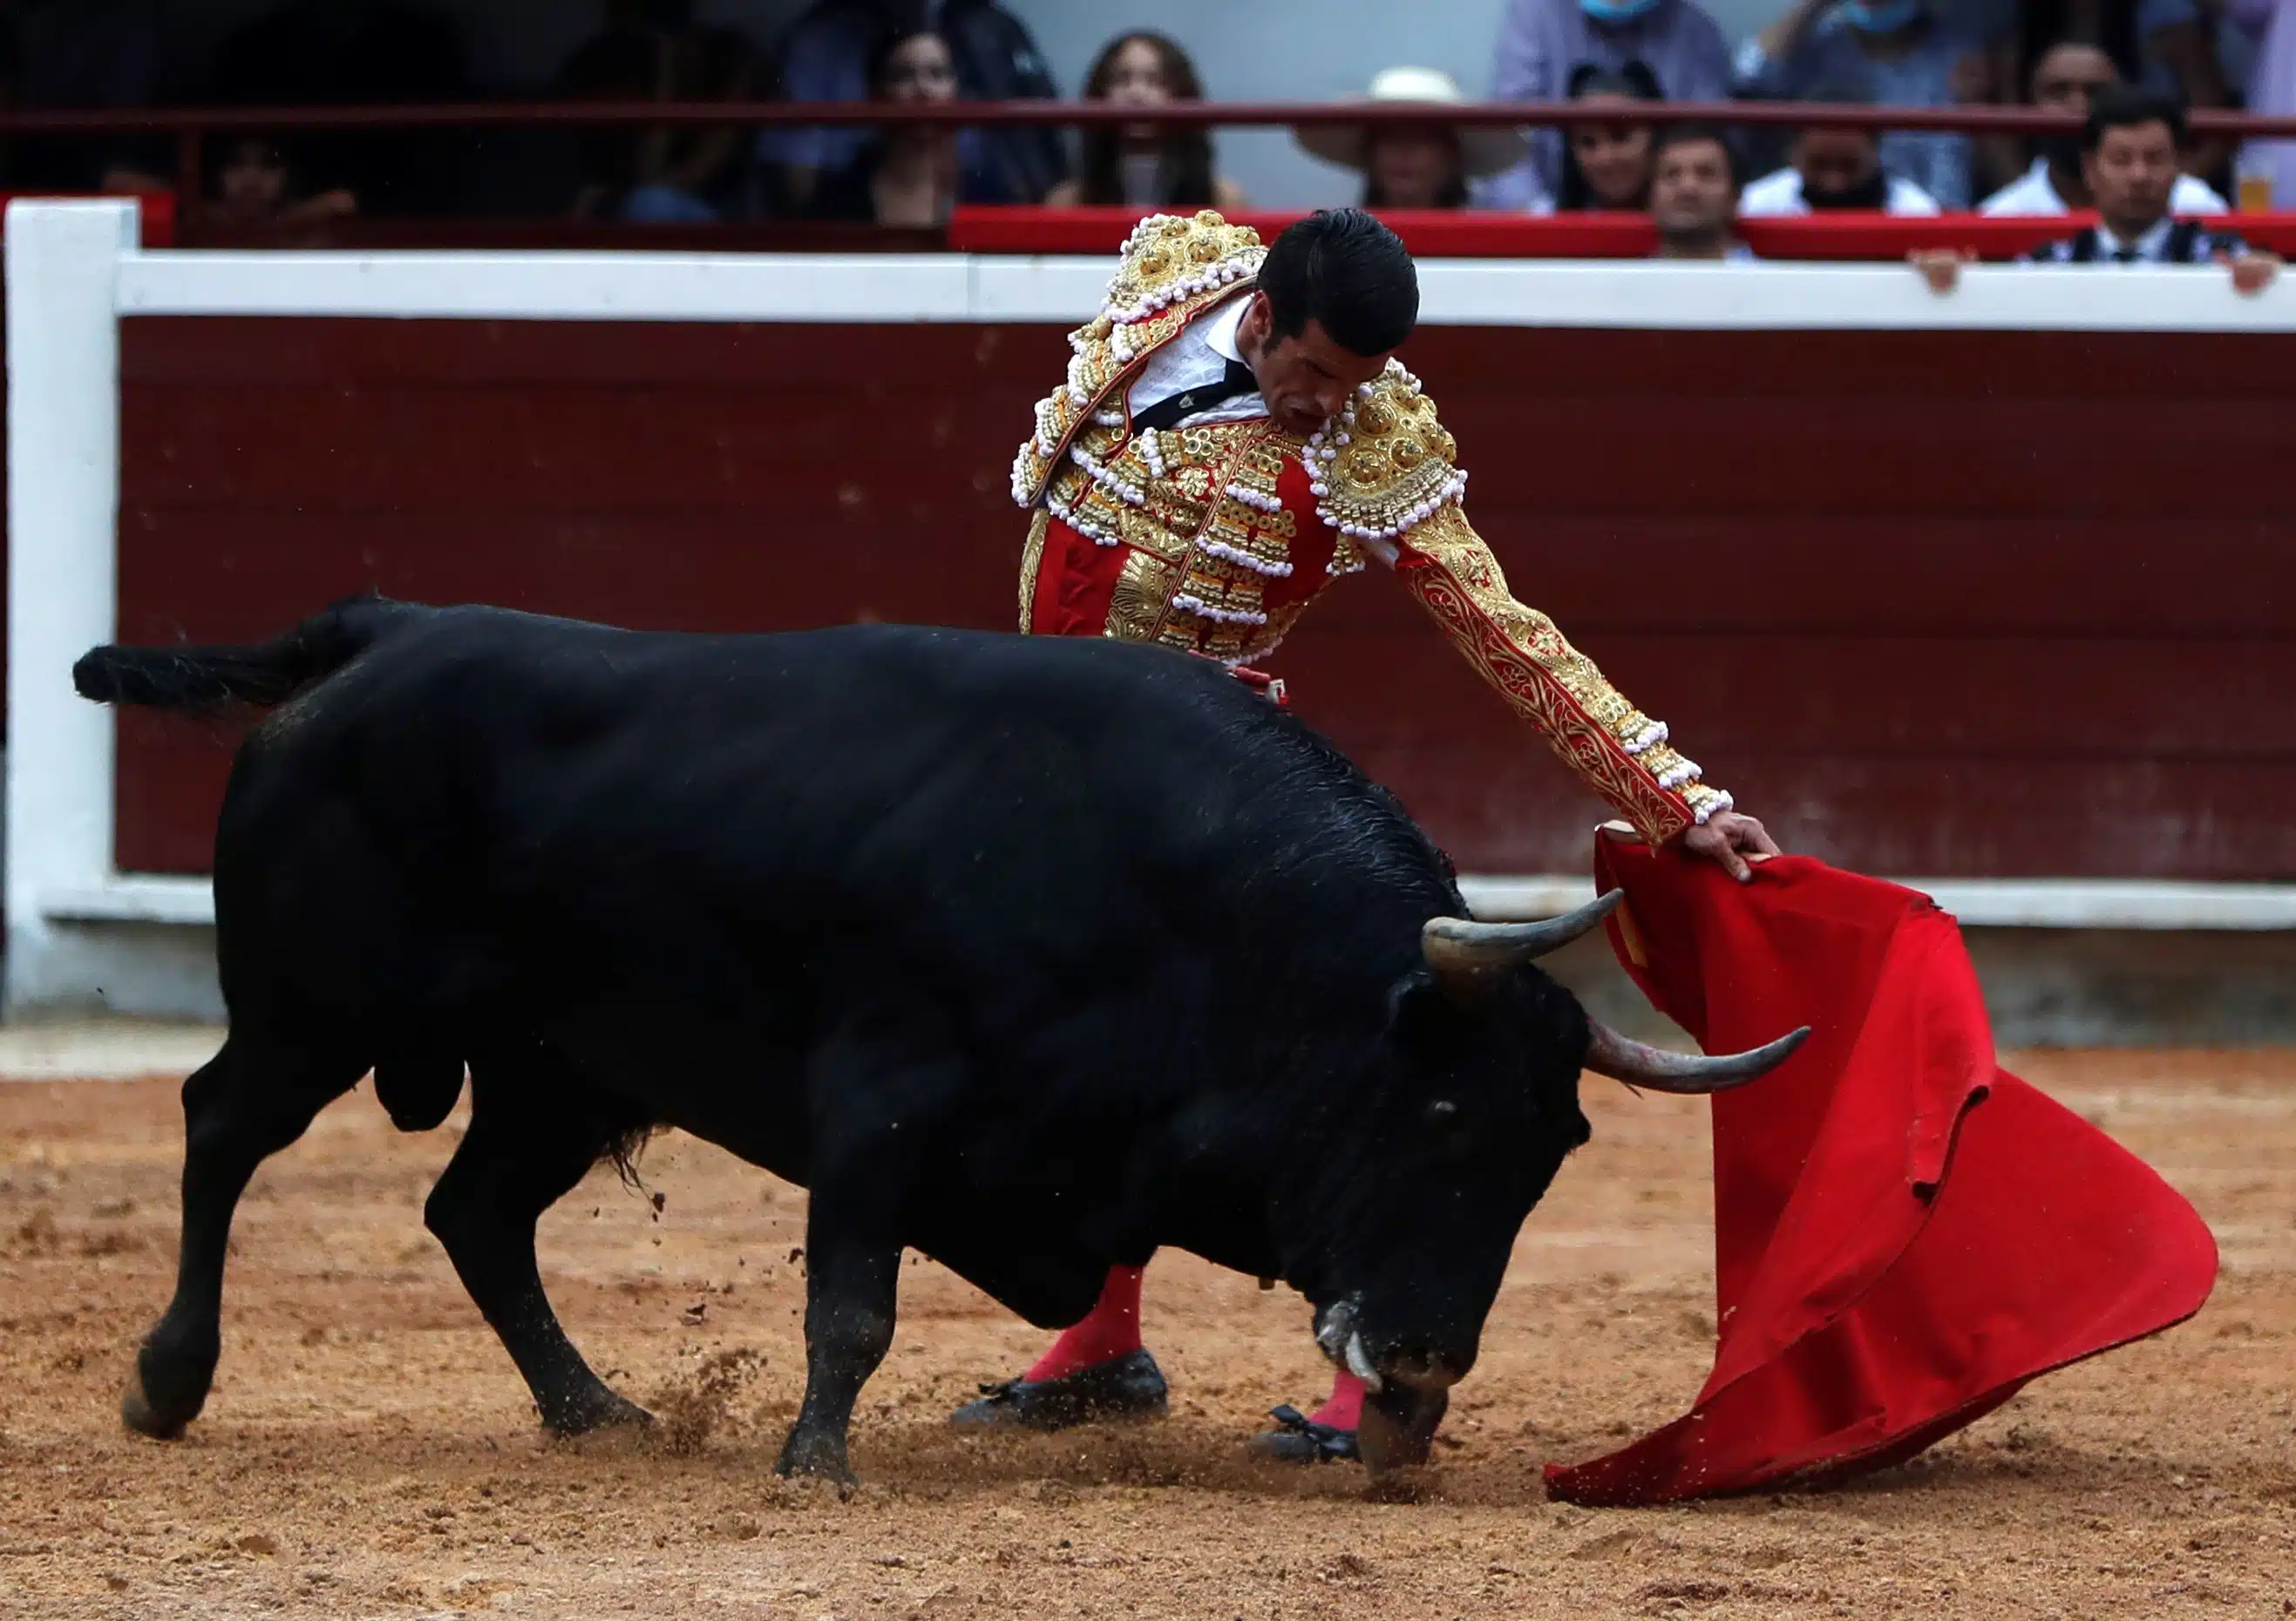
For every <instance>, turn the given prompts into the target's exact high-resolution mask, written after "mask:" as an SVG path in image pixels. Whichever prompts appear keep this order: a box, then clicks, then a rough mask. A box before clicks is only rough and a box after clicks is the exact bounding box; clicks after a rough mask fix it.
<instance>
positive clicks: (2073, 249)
mask: <svg viewBox="0 0 2296 1621" xmlns="http://www.w3.org/2000/svg"><path fill="white" fill-rule="evenodd" d="M2184 141H2185V110H2184V108H2183V107H2182V106H2180V105H2179V104H2178V103H2177V101H2176V100H2175V98H2173V97H2171V96H2167V95H2162V94H2158V93H2156V92H2152V91H2146V90H2138V89H2133V88H2128V87H2125V86H2115V87H2113V88H2111V89H2107V90H2103V91H2100V92H2098V94H2097V96H2096V100H2095V102H2094V103H2093V104H2092V105H2091V106H2090V108H2089V114H2088V124H2087V127H2086V128H2084V129H2083V130H2082V132H2081V170H2082V177H2083V178H2084V179H2085V180H2086V181H2087V184H2088V189H2089V194H2090V195H2091V196H2092V197H2093V198H2094V199H2095V202H2096V211H2097V217H2098V223H2097V224H2096V225H2094V226H2092V227H2091V228H2089V229H2088V230H2087V231H2084V232H2082V233H2080V234H2079V235H2078V236H2069V237H2065V238H2062V240H2060V241H2057V242H2044V243H2043V244H2042V245H2041V246H2040V247H2038V248H2036V249H2035V250H2033V252H2032V253H2031V255H2030V259H2031V261H2032V262H2034V263H2037V264H2044V265H2205V264H2210V263H2216V264H2221V265H2223V266H2226V268H2227V269H2228V270H2229V271H2230V273H2231V275H2232V283H2233V285H2234V286H2235V288H2237V289H2239V290H2240V291H2242V292H2245V293H2253V292H2260V291H2263V290H2264V289H2265V287H2267V285H2269V284H2270V282H2271V281H2272V278H2273V277H2274V275H2275V274H2277V273H2278V271H2279V268H2280V261H2279V259H2278V258H2276V257H2274V256H2273V255H2271V254H2269V253H2263V252H2259V251H2257V250H2252V249H2251V248H2250V247H2249V246H2248V245H2247V244H2246V243H2245V242H2242V241H2241V240H2240V238H2239V237H2237V236H2235V235H2234V234H2232V233H2230V232H2227V231H2220V230H2218V229H2216V228H2215V227H2214V226H2212V225H2203V224H2202V223H2201V222H2200V221H2198V220H2190V219H2187V220H2178V219H2177V218H2175V217H2173V216H2171V215H2170V213H2169V196H2170V193H2171V192H2172V191H2173V189H2174V187H2175V185H2176V182H2177V175H2178V174H2179V173H2180V172H2181V171H2180V169H2179V168H2178V164H2177V158H2178V155H2179V153H2180V151H2182V149H2183V146H2184ZM1962 263H1963V258H1962V256H1960V255H1958V254H1955V253H1950V252H1934V253H1917V254H1915V256H1914V266H1915V269H1917V270H1919V271H1920V272H1921V273H1922V274H1923V276H1924V277H1925V278H1926V279H1927V280H1928V282H1929V284H1930V286H1931V289H1932V290H1933V291H1938V292H1950V291H1952V290H1953V289H1954V287H1955V286H1956V284H1957V283H1958V281H1959V278H1960V274H1961V266H1962Z"/></svg>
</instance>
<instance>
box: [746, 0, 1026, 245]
mask: <svg viewBox="0 0 2296 1621" xmlns="http://www.w3.org/2000/svg"><path fill="white" fill-rule="evenodd" d="M917 29H931V31H932V32H934V33H937V34H939V36H940V37H941V38H942V39H943V40H945V41H946V42H947V45H948V48H949V52H950V54H951V55H952V57H953V58H954V60H955V63H956V83H957V88H958V91H959V92H960V94H963V95H964V97H966V98H967V99H969V100H974V101H984V102H1004V101H1013V100H1018V99H1043V98H1049V97H1053V96H1056V95H1058V94H1059V91H1058V90H1057V89H1056V88H1055V87H1054V84H1053V78H1052V74H1051V73H1050V72H1049V71H1048V70H1046V66H1045V61H1044V58H1043V57H1042V56H1041V55H1039V54H1038V53H1037V46H1036V42H1035V41H1034V40H1033V39H1031V38H1030V37H1029V30H1028V29H1027V27H1026V26H1025V25H1023V24H1022V22H1021V20H1020V19H1019V18H1017V17H1015V16H1014V15H1013V13H1012V12H1008V11H1006V10H1005V8H1004V7H1003V6H1002V5H1000V4H997V3H996V0H816V3H815V4H813V5H812V6H811V7H810V8H809V9H808V10H807V11H806V12H804V13H803V14H802V15H801V16H799V18H798V20H796V21H795V22H793V23H791V25H790V28H789V31H788V32H787V33H786V34H784V35H783V37H782V42H781V45H780V48H779V50H778V52H777V53H776V55H775V65H776V68H777V74H776V78H777V80H778V87H779V90H780V93H781V94H782V95H783V97H784V98H786V99H787V100H790V101H793V102H857V101H862V100H865V99H866V98H867V96H868V94H869V60H870V54H871V51H872V48H873V45H875V44H876V43H877V42H878V41H879V40H880V39H881V38H882V37H884V35H885V34H886V33H887V31H888V30H898V31H903V32H914V31H915V30H917ZM867 143H868V136H867V132H865V131H864V130H858V129H846V128H840V129H785V130H767V131H766V132H765V133H764V135H763V136H762V137H761V138H760V140H759V142H758V155H759V157H760V158H762V159H764V160H766V162H767V166H768V178H769V180H770V182H771V184H770V185H769V187H768V192H767V199H766V201H767V206H768V207H769V208H787V209H790V211H791V212H803V211H804V205H805V204H806V202H807V201H808V199H810V198H811V196H812V195H813V188H814V186H815V185H816V184H817V183H818V182H820V181H821V180H822V179H823V178H824V176H827V175H830V174H832V173H835V172H836V171H839V170H840V169H844V168H848V167H849V165H850V164H851V163H852V161H853V160H854V159H855V158H856V157H857V155H858V154H859V153H860V151H861V149H862V148H863V147H864V146H865V145H866V144H867ZM957 151H958V161H959V168H960V171H961V173H962V174H963V176H964V199H965V201H968V202H1036V201H1039V200H1041V199H1042V198H1043V197H1044V195H1045V193H1046V192H1048V191H1050V190H1051V189H1052V188H1053V186H1054V184H1056V183H1057V182H1059V181H1060V180H1062V179H1063V178H1065V177H1066V176H1067V174H1068V152H1067V149H1066V147H1065V145H1064V144H1063V143H1062V138H1061V132H1060V131H1059V130H1057V129H1049V128H1047V129H1022V128H1005V129H993V130H967V131H965V132H964V135H960V136H959V137H958V139H957Z"/></svg>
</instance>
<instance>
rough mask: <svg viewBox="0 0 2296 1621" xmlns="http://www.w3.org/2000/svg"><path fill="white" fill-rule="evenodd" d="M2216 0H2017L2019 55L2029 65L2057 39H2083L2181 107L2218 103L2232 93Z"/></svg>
mask: <svg viewBox="0 0 2296 1621" xmlns="http://www.w3.org/2000/svg"><path fill="white" fill-rule="evenodd" d="M2215 9H2216V0H2023V4H2021V7H2020V18H2021V23H2022V28H2021V34H2022V41H2023V55H2024V60H2025V65H2026V67H2027V69H2028V70H2029V71H2030V70H2031V69H2032V68H2033V67H2035V66H2037V65H2038V63H2039V61H2040V59H2041V56H2042V53H2044V52H2046V51H2047V49H2048V48H2049V46H2050V45H2053V44H2054V43H2055V42H2056V41H2058V40H2060V39H2085V40H2087V41H2089V42H2091V43H2092V44H2094V45H2097V46H2098V47H2099V48H2101V49H2102V50H2103V52H2104V53H2105V54H2106V55H2108V56H2110V57H2112V64H2113V66H2114V67H2115V68H2117V69H2119V70H2120V77H2121V78H2124V79H2126V80H2128V82H2129V83H2131V84H2134V85H2139V86H2143V87H2144V88H2145V89H2147V90H2155V91H2159V92H2161V93H2162V94H2174V95H2178V96H2181V97H2183V99H2184V102H2185V105H2186V106H2188V107H2221V106H2223V105H2225V104H2226V102H2228V101H2229V100H2230V99H2231V97H2230V96H2229V95H2228V94H2226V86H2225V79H2224V71H2223V69H2222V67H2221V65H2220V64H2219V63H2218V58H2217V47H2216V37H2215V32H2216V31H2215V28H2214V18H2213V12H2214V11H2215Z"/></svg>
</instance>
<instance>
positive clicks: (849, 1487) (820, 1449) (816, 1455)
mask: <svg viewBox="0 0 2296 1621" xmlns="http://www.w3.org/2000/svg"><path fill="white" fill-rule="evenodd" d="M774 1473H775V1474H776V1475H785V1476H789V1477H791V1478H797V1479H808V1480H822V1481H826V1482H827V1483H828V1484H830V1485H832V1486H835V1487H836V1488H837V1489H838V1491H839V1493H840V1494H847V1495H849V1494H851V1492H852V1491H853V1488H854V1487H855V1486H859V1485H860V1484H861V1480H860V1478H859V1477H858V1476H857V1475H856V1474H854V1472H853V1464H852V1461H850V1460H849V1458H847V1456H846V1454H845V1442H844V1440H843V1439H842V1438H841V1437H837V1436H832V1435H831V1434H829V1433H828V1432H827V1431H825V1430H818V1429H814V1430H808V1429H792V1430H791V1431H790V1438H789V1440H788V1442H787V1443H786V1444H785V1445H783V1447H782V1455H781V1457H780V1458H779V1459H778V1460H777V1461H775V1464H774Z"/></svg>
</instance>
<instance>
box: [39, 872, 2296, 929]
mask: <svg viewBox="0 0 2296 1621" xmlns="http://www.w3.org/2000/svg"><path fill="white" fill-rule="evenodd" d="M1892 881H1893V882H1897V883H1901V884H1903V885H1905V886H1906V887H1907V888H1909V889H1919V890H1921V891H1922V892H1923V894H1924V895H1927V896H1930V897H1931V898H1932V899H1933V900H1935V901H1936V902H1937V904H1938V905H1940V906H1942V907H1944V908H1945V909H1946V910H1947V911H1948V912H1950V913H1953V914H1954V916H1956V918H1958V919H1960V920H1961V921H1962V922H1963V923H1964V924H1966V925H1967V926H1969V927H1970V928H1972V929H2296V884H2198V883H2177V882H2171V881H2169V880H2151V879H2087V878H2046V879H1993V878H1901V879H1896V880H1892ZM1459 888H1460V890H1461V892H1462V893H1463V894H1464V896H1466V900H1467V905H1469V906H1470V907H1472V909H1473V911H1474V913H1475V915H1476V916H1477V917H1480V918H1489V919H1514V918H1544V917H1555V916H1559V915H1561V914H1562V913H1565V912H1568V911H1570V909H1571V908H1572V907H1574V906H1583V905H1586V904H1587V902H1588V901H1590V900H1592V899H1594V897H1595V888H1594V885H1593V884H1592V883H1590V882H1589V881H1588V880H1586V879H1583V878H1579V877H1575V876H1573V875H1572V874H1570V873H1568V872H1545V873H1533V874H1529V875H1528V876H1523V877H1472V876H1470V877H1465V878H1462V879H1461V880H1459ZM41 910H42V912H43V913H45V915H46V916H47V917H49V918H51V919H53V920H55V921H61V922H114V923H193V924H198V923H212V922H214V921H215V891H214V888H213V887H212V886H211V885H210V883H209V880H206V879H204V878H174V877H166V876H161V875H159V874H148V873H123V874H121V875H119V876H118V877H115V878H112V879H110V880H107V881H105V882H104V883H102V884H101V885H99V886H97V887H95V888H86V889H76V890H61V891H58V892H56V893H53V894H51V895H47V896H43V897H42V905H41Z"/></svg>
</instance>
